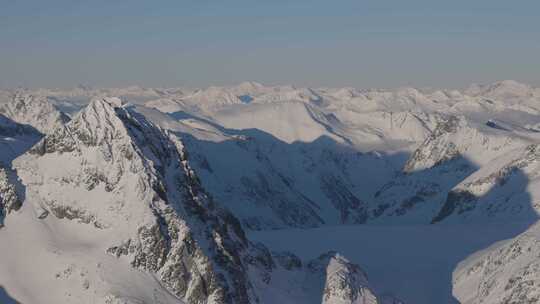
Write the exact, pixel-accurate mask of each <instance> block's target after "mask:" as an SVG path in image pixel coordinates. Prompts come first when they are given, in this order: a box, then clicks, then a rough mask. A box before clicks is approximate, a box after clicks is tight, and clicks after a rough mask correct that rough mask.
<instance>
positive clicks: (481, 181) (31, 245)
mask: <svg viewBox="0 0 540 304" xmlns="http://www.w3.org/2000/svg"><path fill="white" fill-rule="evenodd" d="M105 96H118V97H120V98H109V97H105ZM539 105H540V90H539V89H536V88H533V87H530V86H528V85H524V84H520V83H517V82H515V81H502V82H498V83H494V84H489V85H473V86H471V87H470V88H468V89H467V90H463V91H457V90H419V89H414V88H399V89H396V90H357V89H352V88H339V89H333V88H319V89H309V88H297V87H294V86H277V87H266V86H263V85H261V84H258V83H253V82H246V83H242V84H240V85H238V86H234V87H210V88H207V89H186V88H174V89H145V88H139V87H130V88H122V89H92V88H86V87H79V88H76V89H73V90H51V89H40V90H17V91H13V92H11V91H5V92H0V148H1V149H2V150H1V151H0V152H1V153H0V220H1V224H3V227H2V228H0V244H10V246H3V247H2V262H0V286H1V287H2V288H3V289H2V290H4V292H3V293H2V295H1V296H2V297H10V298H13V299H15V300H19V301H22V302H23V303H36V302H39V303H71V302H73V303H81V302H83V303H85V302H87V303H141V302H142V303H158V302H159V303H180V302H182V301H183V302H187V303H257V302H259V303H275V302H280V303H317V302H320V303H326V304H331V303H332V304H336V303H340V304H341V303H366V304H367V303H384V304H386V303H401V302H400V300H398V298H399V299H401V300H404V301H405V303H417V304H422V303H455V302H456V301H459V302H461V303H471V304H472V303H484V302H485V301H487V300H486V299H489V301H487V302H486V303H488V302H489V303H536V302H535V301H538V293H539V290H540V288H538V287H537V285H538V284H540V282H539V279H538V278H539V277H540V268H539V267H537V265H536V262H535V257H537V256H538V255H539V254H540V249H539V247H538V246H537V245H536V243H537V240H538V238H537V233H536V232H535V231H537V230H538V229H537V228H535V227H537V226H536V225H534V223H535V222H536V220H537V217H538V215H537V214H538V208H539V206H540V205H539V204H538V201H540V192H539V190H538V189H540V184H538V181H539V180H540V179H539V176H540V171H539V168H538V164H539V161H540V153H539V152H538V151H540V150H539V149H540V148H539V146H538V145H539V144H540V133H539V132H540V115H539V111H540V106H539ZM62 111H64V112H66V113H68V114H69V116H68V115H67V114H64V113H63V112H62ZM531 225H532V226H531ZM529 227H531V228H529ZM258 242H261V243H258ZM291 251H292V252H291ZM295 254H296V255H298V257H297V256H296V255H295ZM0 299H1V298H0ZM482 301H484V302H482Z"/></svg>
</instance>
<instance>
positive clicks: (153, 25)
mask: <svg viewBox="0 0 540 304" xmlns="http://www.w3.org/2000/svg"><path fill="white" fill-rule="evenodd" d="M0 41H1V42H0V87H4V88H6V87H16V86H27V87H71V86H76V85H78V84H85V85H92V86H108V87H110V86H125V85H142V86H166V87H171V86H207V85H212V84H214V85H226V84H235V83H238V82H240V81H243V80H254V81H259V82H262V83H267V84H286V83H292V84H296V85H302V86H354V87H358V88H366V87H395V86H403V85H413V86H418V87H426V86H432V87H461V86H466V85H467V84H469V83H472V82H480V83H485V82H491V81H495V80H500V79H516V80H518V81H523V82H527V83H530V84H533V85H540V1H526V0H524V1H519V0H516V1H499V0H491V1H488V0H476V1H473V0H469V1H465V0H454V1H435V0H432V1H420V0H408V1H403V0H401V1H385V0H379V1H362V0H356V1H339V0H336V1H319V0H312V1H304V0H302V1H281V0H274V1H254V0H252V1H236V0H230V1H206V0H199V1H181V0H177V1H168V0H163V1H138V0H132V1H115V0H109V1H103V0H95V1H75V0H62V1H56V0H48V1H43V0H33V1H25V0H0Z"/></svg>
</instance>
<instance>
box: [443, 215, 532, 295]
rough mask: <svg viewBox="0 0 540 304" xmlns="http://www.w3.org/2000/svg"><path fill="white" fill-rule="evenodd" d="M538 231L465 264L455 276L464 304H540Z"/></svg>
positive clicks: (455, 291)
mask: <svg viewBox="0 0 540 304" xmlns="http://www.w3.org/2000/svg"><path fill="white" fill-rule="evenodd" d="M539 231H540V230H539V227H538V225H535V226H534V227H532V229H530V231H528V232H526V233H524V234H522V235H520V236H518V237H516V238H514V239H512V240H508V241H506V242H505V243H504V244H499V245H495V246H496V247H495V248H492V250H489V251H487V252H486V253H484V254H480V255H476V256H473V257H471V258H469V259H467V260H466V261H464V262H463V263H462V264H461V265H460V266H459V267H458V269H457V270H456V271H455V272H454V275H453V284H454V294H455V295H456V297H457V298H458V300H460V302H461V303H463V304H480V303H493V304H510V303H526V304H532V303H538V302H540V259H539V252H540V238H539V234H538V232H539Z"/></svg>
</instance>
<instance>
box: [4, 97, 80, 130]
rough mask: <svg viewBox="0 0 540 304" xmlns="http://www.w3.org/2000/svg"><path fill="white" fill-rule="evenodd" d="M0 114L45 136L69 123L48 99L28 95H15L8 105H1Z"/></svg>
mask: <svg viewBox="0 0 540 304" xmlns="http://www.w3.org/2000/svg"><path fill="white" fill-rule="evenodd" d="M0 114H3V115H5V116H7V117H8V118H10V119H12V120H13V121H15V122H18V123H21V124H26V125H30V126H32V127H34V128H36V129H37V130H38V131H40V132H41V133H43V134H47V133H49V132H50V131H52V130H53V129H55V128H56V127H58V126H61V125H63V124H65V123H66V122H68V121H69V117H68V116H67V115H65V114H64V113H62V112H60V111H58V110H57V109H56V108H55V107H54V106H53V105H52V103H50V102H49V101H48V99H47V97H44V96H36V95H32V94H26V93H19V94H15V95H13V96H12V98H11V100H9V101H8V102H7V103H4V104H0Z"/></svg>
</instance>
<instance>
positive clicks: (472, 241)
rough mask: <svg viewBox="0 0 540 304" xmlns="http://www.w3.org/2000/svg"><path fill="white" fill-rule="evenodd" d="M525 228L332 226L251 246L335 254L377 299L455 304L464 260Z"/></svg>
mask: <svg viewBox="0 0 540 304" xmlns="http://www.w3.org/2000/svg"><path fill="white" fill-rule="evenodd" d="M529 225H530V223H525V222H515V223H491V224H486V223H483V224H459V225H440V224H439V225H407V226H397V225H396V226H379V225H362V226H339V227H338V226H335V227H324V228H315V229H286V230H274V231H258V232H251V233H250V235H249V236H250V237H251V238H252V239H253V240H257V241H260V242H262V243H264V244H265V245H267V246H268V247H270V248H272V249H274V250H288V251H291V252H293V253H295V254H297V255H299V256H300V257H301V258H313V257H315V256H316V255H317V254H318V253H319V252H324V251H325V250H335V251H338V252H340V253H341V254H343V255H344V256H347V257H348V259H349V260H350V261H351V262H353V263H356V264H358V265H360V267H362V268H363V269H364V270H365V271H366V272H367V274H368V276H369V281H370V282H371V284H372V285H373V287H374V288H375V289H376V290H377V291H379V292H380V293H383V294H384V293H389V294H393V295H396V296H398V297H399V298H400V299H401V300H403V301H404V302H405V303H414V304H433V303H439V304H446V303H452V304H453V303H459V301H457V299H455V297H454V296H453V294H452V273H453V272H454V271H455V270H456V269H457V266H458V264H459V263H460V262H462V261H464V260H465V259H466V258H467V257H468V256H470V255H473V254H474V253H476V252H478V251H481V250H484V249H486V248H488V247H491V246H496V245H495V244H497V245H500V243H501V242H504V241H505V240H508V239H510V238H513V237H515V236H516V235H518V234H520V233H522V232H524V231H525V230H526V229H527V228H528V227H529Z"/></svg>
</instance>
